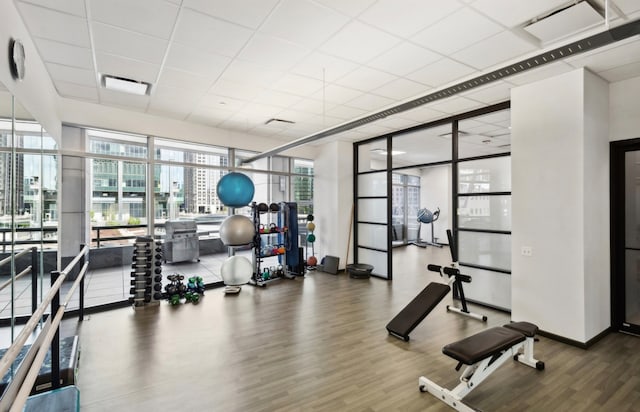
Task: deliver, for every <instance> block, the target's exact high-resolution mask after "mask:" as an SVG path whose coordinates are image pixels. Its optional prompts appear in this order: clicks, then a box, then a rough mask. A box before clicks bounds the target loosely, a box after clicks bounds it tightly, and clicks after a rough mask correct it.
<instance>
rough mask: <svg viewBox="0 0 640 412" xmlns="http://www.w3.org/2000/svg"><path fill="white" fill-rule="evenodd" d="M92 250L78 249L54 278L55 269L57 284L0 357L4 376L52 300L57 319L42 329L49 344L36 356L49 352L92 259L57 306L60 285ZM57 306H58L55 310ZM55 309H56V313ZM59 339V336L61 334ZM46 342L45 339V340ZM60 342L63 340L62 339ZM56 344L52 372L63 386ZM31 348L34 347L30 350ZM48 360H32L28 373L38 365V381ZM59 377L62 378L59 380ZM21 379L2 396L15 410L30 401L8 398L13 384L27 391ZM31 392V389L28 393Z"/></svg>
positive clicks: (53, 380) (0, 370)
mask: <svg viewBox="0 0 640 412" xmlns="http://www.w3.org/2000/svg"><path fill="white" fill-rule="evenodd" d="M88 252H89V246H86V245H84V246H83V247H82V249H81V250H80V252H79V253H78V255H76V256H75V257H74V259H73V260H72V261H71V262H70V263H69V264H68V265H67V266H66V267H65V268H64V270H63V271H62V272H59V273H57V272H53V273H52V280H53V279H55V277H54V276H53V275H54V273H55V274H56V275H58V277H57V279H55V281H54V282H53V284H52V285H51V289H49V291H48V292H47V294H46V296H45V297H44V298H43V300H42V302H41V303H40V306H38V308H37V309H36V310H35V311H34V313H33V315H31V317H30V318H29V320H28V321H27V323H26V324H25V326H24V328H23V329H22V330H21V331H20V333H19V334H18V337H17V338H16V339H15V341H14V342H13V343H12V344H11V346H10V347H9V349H7V351H6V352H5V354H4V356H3V357H2V359H0V376H4V374H5V373H6V372H7V371H8V370H9V368H10V367H11V365H13V362H14V361H15V360H16V358H17V357H18V355H19V354H20V351H21V350H22V347H23V346H24V345H25V342H26V341H27V339H28V338H29V335H31V333H32V332H33V330H34V329H35V328H36V326H37V325H38V323H39V322H40V320H41V319H42V316H43V315H44V312H45V310H46V309H47V306H49V305H50V304H51V305H52V306H51V307H52V311H51V316H55V318H54V319H53V321H51V323H49V322H47V326H46V328H47V329H46V330H45V329H43V330H42V331H41V334H42V333H45V339H44V340H45V341H48V343H47V345H41V346H40V347H39V348H38V349H37V350H38V352H37V355H36V358H37V359H39V358H40V357H41V356H44V355H46V353H47V351H48V346H49V344H50V343H51V341H52V340H53V339H54V338H55V337H56V336H58V335H57V334H58V332H59V331H58V327H57V326H58V324H59V323H60V320H61V319H62V315H60V309H62V314H64V309H65V308H66V306H67V304H68V302H69V300H70V296H71V295H70V294H71V293H73V292H75V289H76V288H77V287H78V285H84V283H83V280H84V275H85V273H86V271H87V268H88V265H89V262H88V261H85V263H84V265H83V267H82V269H81V270H80V273H79V275H78V277H77V279H76V281H75V282H74V284H73V286H72V287H71V290H70V291H69V293H67V296H66V297H65V301H64V304H63V305H60V307H59V308H58V307H56V305H57V303H58V302H59V293H60V287H61V286H62V283H63V282H64V280H65V279H66V277H67V275H68V274H69V273H70V272H71V270H72V269H73V267H74V266H75V265H76V264H77V263H78V261H79V260H80V259H82V258H83V257H84V256H85V255H86V254H88ZM80 295H81V297H80V300H81V302H80V314H81V316H82V312H83V311H82V308H83V306H84V304H83V302H82V300H83V297H84V294H83V293H82V287H81V290H80ZM54 303H56V305H54ZM54 308H55V310H54ZM54 312H55V313H54ZM51 316H50V317H49V319H51ZM51 332H54V333H53V336H52V337H49V334H51ZM58 340H59V338H58ZM43 343H44V341H43ZM58 345H59V343H58ZM34 348H35V344H34V345H32V347H31V349H32V350H35V349H34ZM55 349H56V348H52V360H54V361H53V362H52V365H51V375H52V386H53V387H54V388H56V387H58V386H59V384H60V383H59V380H58V379H57V378H54V377H55V376H59V372H60V371H59V369H60V365H59V347H58V348H57V351H56V352H55V353H54V350H55ZM42 351H44V354H41V352H42ZM29 352H31V350H30V351H29ZM27 356H28V355H27ZM56 358H58V359H57V360H58V362H55V359H56ZM43 360H44V357H42V359H41V360H40V363H36V362H32V363H31V366H30V368H29V370H28V375H29V376H31V374H32V373H34V372H33V371H32V370H33V369H35V374H36V376H35V377H34V382H35V378H36V377H37V373H38V372H39V370H40V368H41V366H42V361H43ZM56 381H58V382H56ZM16 382H18V380H17V379H14V380H12V381H11V383H10V384H9V386H8V388H7V389H6V392H5V396H4V397H3V398H2V400H1V401H0V404H2V405H6V402H11V405H12V406H11V410H22V407H23V406H24V403H26V397H24V400H22V396H21V397H20V398H19V399H18V400H20V401H21V402H22V404H20V405H19V404H18V403H16V402H15V401H16V399H13V400H7V399H6V396H7V395H8V394H10V393H11V392H10V390H9V389H10V388H12V387H14V385H15V384H17V385H19V386H20V387H21V389H20V392H19V393H23V391H24V390H25V389H24V388H23V386H27V385H24V382H20V383H16ZM32 386H33V382H32V383H31V386H28V387H27V389H26V390H28V392H31V388H32ZM27 396H28V393H27ZM16 407H18V408H19V409H15V408H16ZM1 409H2V410H6V409H5V407H1Z"/></svg>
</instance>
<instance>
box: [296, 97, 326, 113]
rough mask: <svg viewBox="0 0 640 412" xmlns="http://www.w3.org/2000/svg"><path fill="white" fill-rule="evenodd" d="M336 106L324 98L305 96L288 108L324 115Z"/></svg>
mask: <svg viewBox="0 0 640 412" xmlns="http://www.w3.org/2000/svg"><path fill="white" fill-rule="evenodd" d="M335 106H336V104H335V103H329V102H323V101H322V100H317V99H309V98H304V99H301V100H300V101H299V102H297V103H296V104H295V106H294V107H290V108H289V109H288V110H293V111H295V112H304V113H309V114H312V115H313V116H319V115H322V113H326V112H327V111H329V110H331V109H333V108H334V107H335Z"/></svg>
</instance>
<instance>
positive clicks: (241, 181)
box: [216, 172, 256, 207]
mask: <svg viewBox="0 0 640 412" xmlns="http://www.w3.org/2000/svg"><path fill="white" fill-rule="evenodd" d="M216 191H217V193H218V197H219V198H220V201H221V202H222V204H223V205H225V206H227V207H245V206H247V205H248V204H249V203H251V201H252V200H253V195H254V193H255V191H256V188H255V186H254V185H253V182H252V181H251V179H250V178H249V177H248V176H247V175H244V174H242V173H237V172H232V173H228V174H226V175H224V176H222V179H220V180H219V181H218V185H217V186H216Z"/></svg>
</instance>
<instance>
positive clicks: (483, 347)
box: [442, 327, 526, 365]
mask: <svg viewBox="0 0 640 412" xmlns="http://www.w3.org/2000/svg"><path fill="white" fill-rule="evenodd" d="M525 339H526V338H525V335H524V334H523V333H522V332H518V331H516V330H513V329H509V328H504V327H496V328H491V329H487V330H484V331H482V332H480V333H476V334H475V335H472V336H469V337H468V338H465V339H462V340H459V341H457V342H453V343H450V344H448V345H446V346H445V347H444V348H442V353H444V354H445V355H447V356H450V357H452V358H453V359H455V360H457V361H459V362H462V363H464V364H465V365H473V364H474V363H477V362H479V361H481V360H483V359H485V358H488V357H490V356H493V355H494V354H499V353H500V352H502V351H504V350H505V349H508V348H510V347H512V346H513V345H515V344H517V343H520V342H522V341H523V340H525Z"/></svg>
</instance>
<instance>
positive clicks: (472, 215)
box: [458, 195, 511, 231]
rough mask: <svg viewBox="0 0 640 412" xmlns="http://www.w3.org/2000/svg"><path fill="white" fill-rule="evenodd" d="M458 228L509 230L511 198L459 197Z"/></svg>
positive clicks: (506, 196)
mask: <svg viewBox="0 0 640 412" xmlns="http://www.w3.org/2000/svg"><path fill="white" fill-rule="evenodd" d="M458 227H460V228H463V229H484V230H504V231H509V230H511V196H510V195H505V196H502V195H500V196H483V195H478V196H460V197H459V198H458Z"/></svg>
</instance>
